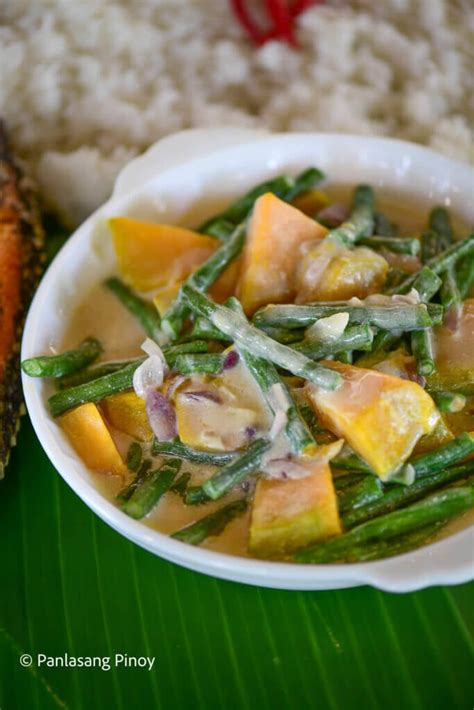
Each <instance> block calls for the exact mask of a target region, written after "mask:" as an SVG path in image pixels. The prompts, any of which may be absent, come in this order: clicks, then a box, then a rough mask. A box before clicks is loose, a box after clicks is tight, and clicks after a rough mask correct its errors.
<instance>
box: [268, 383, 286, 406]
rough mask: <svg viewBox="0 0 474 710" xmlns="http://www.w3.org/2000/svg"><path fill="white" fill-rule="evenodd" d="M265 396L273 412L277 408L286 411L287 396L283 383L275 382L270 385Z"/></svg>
mask: <svg viewBox="0 0 474 710" xmlns="http://www.w3.org/2000/svg"><path fill="white" fill-rule="evenodd" d="M267 397H268V401H269V403H270V406H271V408H272V409H273V410H274V412H275V414H276V411H277V409H282V410H283V412H286V410H287V409H288V398H287V396H286V394H285V390H284V388H283V385H282V384H281V383H280V382H276V383H275V384H273V385H272V386H271V387H270V389H269V390H268V394H267Z"/></svg>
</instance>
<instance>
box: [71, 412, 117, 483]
mask: <svg viewBox="0 0 474 710" xmlns="http://www.w3.org/2000/svg"><path fill="white" fill-rule="evenodd" d="M59 423H60V425H61V427H62V428H63V429H64V431H65V433H66V435H67V437H68V439H69V441H70V442H71V444H72V446H73V447H74V449H75V450H76V451H77V453H78V454H79V456H80V457H81V459H82V460H83V461H84V463H85V464H86V466H87V467H88V468H90V469H92V470H93V471H97V472H98V473H112V474H115V475H117V476H124V477H125V476H127V474H128V470H127V467H126V466H125V464H124V462H123V460H122V457H121V456H120V454H119V452H118V450H117V447H116V446H115V443H114V440H113V439H112V436H111V434H110V432H109V430H108V429H107V426H106V424H105V422H104V420H103V419H102V416H101V414H100V412H99V410H98V409H97V407H96V405H95V404H92V403H88V404H81V405H80V406H79V407H76V408H75V409H71V411H69V412H67V413H66V414H63V415H62V417H60V418H59Z"/></svg>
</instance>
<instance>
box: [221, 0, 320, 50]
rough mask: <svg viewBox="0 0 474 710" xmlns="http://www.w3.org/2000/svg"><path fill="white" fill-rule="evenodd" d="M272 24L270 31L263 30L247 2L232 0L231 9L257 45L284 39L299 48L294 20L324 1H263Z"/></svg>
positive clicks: (244, 0)
mask: <svg viewBox="0 0 474 710" xmlns="http://www.w3.org/2000/svg"><path fill="white" fill-rule="evenodd" d="M263 1H264V3H265V7H266V9H267V14H268V16H269V20H270V23H271V27H270V28H269V29H268V30H263V29H261V28H260V27H259V26H258V24H257V23H256V22H255V20H254V18H253V17H252V14H251V13H250V12H249V10H248V9H247V6H246V0H230V4H231V7H232V9H233V11H234V14H235V16H236V18H237V20H238V21H239V22H240V24H241V25H242V27H243V28H244V29H245V31H246V32H247V34H248V35H249V37H250V38H251V39H252V40H253V41H254V42H255V44H257V45H259V46H260V45H262V44H265V42H268V41H269V40H271V39H282V40H285V41H286V42H288V44H290V45H292V46H293V47H296V46H297V41H296V38H295V34H294V20H295V19H296V17H298V16H299V15H301V13H302V12H304V11H305V10H307V9H308V8H309V7H311V6H312V5H316V4H319V3H321V2H323V0H294V2H293V3H291V4H289V1H288V0H263Z"/></svg>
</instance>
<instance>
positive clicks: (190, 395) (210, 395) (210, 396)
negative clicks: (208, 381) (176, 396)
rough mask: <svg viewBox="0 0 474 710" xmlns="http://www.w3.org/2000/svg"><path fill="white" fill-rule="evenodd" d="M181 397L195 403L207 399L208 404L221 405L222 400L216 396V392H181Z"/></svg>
mask: <svg viewBox="0 0 474 710" xmlns="http://www.w3.org/2000/svg"><path fill="white" fill-rule="evenodd" d="M183 397H186V398H187V399H192V400H194V401H196V402H199V401H201V400H203V399H207V400H208V401H210V402H215V403H216V404H222V398H221V397H220V396H219V395H218V394H217V392H209V390H199V391H197V390H191V391H190V392H183Z"/></svg>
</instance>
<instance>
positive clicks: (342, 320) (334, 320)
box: [305, 313, 349, 343]
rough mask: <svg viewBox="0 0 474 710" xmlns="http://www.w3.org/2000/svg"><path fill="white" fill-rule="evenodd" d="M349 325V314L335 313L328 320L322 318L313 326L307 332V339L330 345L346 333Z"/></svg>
mask: <svg viewBox="0 0 474 710" xmlns="http://www.w3.org/2000/svg"><path fill="white" fill-rule="evenodd" d="M348 323H349V313H334V315H332V316H328V317H327V318H320V319H319V320H317V321H316V322H315V323H313V325H311V326H310V327H309V328H308V329H307V330H306V332H305V337H306V338H309V339H310V340H311V339H314V340H318V341H321V342H322V343H330V342H332V341H334V340H338V339H339V338H340V337H341V335H342V334H343V333H344V331H345V329H346V326H347V324H348Z"/></svg>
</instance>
